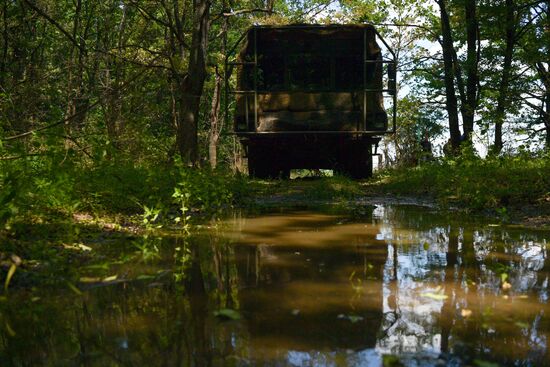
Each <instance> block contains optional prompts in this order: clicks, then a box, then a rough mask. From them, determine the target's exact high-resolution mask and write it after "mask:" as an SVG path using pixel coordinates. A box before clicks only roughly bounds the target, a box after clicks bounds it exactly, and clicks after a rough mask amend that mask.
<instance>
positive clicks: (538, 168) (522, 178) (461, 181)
mask: <svg viewBox="0 0 550 367" xmlns="http://www.w3.org/2000/svg"><path fill="white" fill-rule="evenodd" d="M375 179H376V185H378V186H380V188H382V189H383V190H384V191H385V192H388V193H394V194H405V195H428V196H432V197H434V198H436V199H437V200H438V201H439V202H440V203H441V204H443V205H459V206H463V207H466V208H468V209H472V210H483V209H493V210H503V209H505V208H507V207H518V206H522V205H525V204H533V203H537V202H538V201H540V200H543V199H545V198H547V197H549V196H550V157H549V156H548V155H542V154H540V155H535V154H531V153H522V154H518V155H515V156H504V157H488V158H485V159H482V158H479V157H477V156H476V155H474V154H472V153H469V152H464V153H463V154H462V156H460V157H458V158H455V159H441V160H435V161H432V162H428V163H424V164H422V165H420V166H418V167H414V168H399V169H388V170H384V171H381V172H379V173H378V175H377V177H376V178H375Z"/></svg>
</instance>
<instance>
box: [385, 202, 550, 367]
mask: <svg viewBox="0 0 550 367" xmlns="http://www.w3.org/2000/svg"><path fill="white" fill-rule="evenodd" d="M403 213H404V212H403V211H399V210H396V211H395V212H393V211H391V210H386V211H382V212H381V213H379V218H380V220H381V221H382V222H383V223H392V226H391V228H390V229H389V230H388V231H386V232H385V237H386V238H388V239H390V240H389V241H388V243H390V244H392V241H394V243H393V246H394V247H393V248H391V249H390V257H392V261H391V262H390V261H388V265H387V267H386V270H387V275H386V286H385V287H386V290H385V294H391V295H390V297H389V299H392V300H393V299H396V302H395V309H396V310H398V312H397V318H394V317H391V318H390V319H389V320H386V321H385V322H384V326H385V327H388V330H386V332H385V335H386V336H385V337H383V338H381V339H380V340H379V342H378V343H379V344H378V345H379V348H381V350H383V351H389V352H392V353H403V352H420V351H430V350H431V351H433V352H434V353H435V354H438V353H439V352H443V353H445V354H447V353H451V354H454V355H458V356H470V357H461V358H463V362H464V361H465V362H469V363H471V362H472V359H474V358H478V359H479V358H481V359H484V358H486V359H489V360H496V361H498V362H499V363H503V364H517V363H523V362H527V361H530V362H529V363H533V364H535V365H545V364H546V363H548V362H547V361H548V332H549V330H550V327H549V324H548V317H547V316H546V315H547V314H548V306H547V301H546V300H547V298H546V297H547V292H548V290H547V289H548V270H549V269H548V257H547V249H546V242H545V240H544V234H542V236H541V235H539V234H536V233H525V231H523V230H519V229H508V228H500V227H488V226H487V225H486V224H483V223H479V224H474V225H471V226H466V228H464V227H460V226H458V225H456V224H454V223H456V221H452V220H450V221H447V226H446V227H443V226H438V218H435V220H433V219H434V218H430V215H426V214H424V215H422V216H410V217H407V218H404V217H403ZM394 215H397V216H400V217H401V218H402V219H404V222H405V223H406V225H404V226H403V227H405V228H415V229H416V230H415V231H414V232H413V233H411V231H409V230H408V229H407V230H403V231H399V230H398V229H396V227H398V226H396V225H395V223H396V222H397V223H400V222H399V221H396V220H395V218H393V216H394ZM453 222H454V223H453ZM401 223H403V222H401ZM449 223H450V224H449ZM382 232H383V233H384V230H382ZM394 249H395V250H394ZM441 255H443V256H444V257H443V258H441ZM441 260H443V261H441ZM396 263H397V266H394V264H396ZM438 277H439V278H440V279H439V280H438V279H437V278H438ZM504 279H506V280H504ZM504 282H507V283H509V285H506V286H505V287H503V283H504ZM438 287H440V288H438ZM508 288H510V289H508ZM434 290H435V291H437V292H435V291H434ZM394 295H395V296H394ZM423 295H424V296H423ZM427 296H428V297H427ZM431 297H433V298H435V299H432V298H431ZM540 301H542V302H540ZM411 305H413V306H411ZM430 306H431V307H430ZM388 309H392V307H391V305H390V304H389V302H388V305H385V309H384V310H385V311H387V310H388ZM433 315H437V317H436V318H434V317H433ZM468 358H470V360H469V361H468ZM465 359H466V360H465ZM522 361H523V362H522Z"/></svg>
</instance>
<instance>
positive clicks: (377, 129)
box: [226, 25, 395, 178]
mask: <svg viewBox="0 0 550 367" xmlns="http://www.w3.org/2000/svg"><path fill="white" fill-rule="evenodd" d="M377 37H378V38H380V36H379V35H378V33H377V32H376V30H375V29H374V27H373V26H371V25H328V26H321V25H289V26H256V27H252V28H250V29H249V30H248V32H247V33H245V34H244V35H243V37H241V39H240V40H239V42H237V44H236V45H235V47H234V48H233V51H235V50H236V48H237V47H238V45H242V46H241V48H240V52H239V53H238V55H236V61H234V62H230V61H229V58H228V60H227V61H226V70H229V69H230V68H232V67H235V66H236V69H237V71H238V73H237V87H236V90H230V88H229V86H228V83H226V98H227V97H228V95H229V94H234V95H235V114H234V131H235V133H236V134H237V135H238V136H239V137H240V138H241V142H242V144H243V146H244V147H245V150H246V152H247V157H248V169H249V173H250V175H251V176H255V177H259V178H270V177H288V175H289V172H290V170H291V169H296V168H309V169H333V170H335V171H337V172H340V173H343V174H347V175H350V176H352V177H355V178H365V177H368V176H370V175H371V174H372V153H371V152H372V146H373V145H377V144H378V142H379V140H380V137H381V136H382V135H383V134H385V133H388V132H390V131H388V115H387V113H386V110H385V108H384V93H386V94H389V95H391V96H393V99H394V110H395V59H394V58H392V59H391V60H386V59H384V58H383V57H382V52H381V48H380V47H379V45H378V44H377V42H376V38H377ZM382 41H383V40H382ZM386 46H387V45H386ZM387 48H388V49H389V47H387ZM390 53H391V50H390ZM391 55H392V56H393V53H392V54H391ZM384 67H386V68H387V69H388V74H389V79H388V85H387V87H386V88H385V87H384V85H383V84H384V83H383V79H384V77H383V76H384ZM228 73H229V72H228ZM228 79H229V78H228V76H227V77H226V81H227V80H228ZM226 100H227V99H226ZM394 116H395V113H394ZM393 127H394V128H395V123H394V124H393Z"/></svg>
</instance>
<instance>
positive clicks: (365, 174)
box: [336, 143, 372, 179]
mask: <svg viewBox="0 0 550 367" xmlns="http://www.w3.org/2000/svg"><path fill="white" fill-rule="evenodd" d="M336 172H338V173H341V174H343V175H345V176H349V177H351V178H354V179H365V178H369V177H371V176H372V155H371V145H370V144H364V143H363V144H353V145H351V146H350V149H348V150H347V152H345V153H344V154H343V155H342V157H341V158H340V162H339V164H338V166H337V168H336Z"/></svg>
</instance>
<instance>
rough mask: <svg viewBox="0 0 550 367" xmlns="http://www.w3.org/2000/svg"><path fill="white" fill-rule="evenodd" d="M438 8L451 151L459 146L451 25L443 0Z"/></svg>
mask: <svg viewBox="0 0 550 367" xmlns="http://www.w3.org/2000/svg"><path fill="white" fill-rule="evenodd" d="M437 3H438V4H439V9H440V12H441V33H442V37H443V42H442V49H443V66H444V73H445V74H444V81H445V93H446V99H445V106H446V110H447V115H448V118H449V132H450V138H451V139H450V141H451V146H452V148H453V151H457V150H458V149H459V147H460V135H461V134H460V127H459V123H458V102H457V99H456V94H455V85H454V70H453V52H454V50H453V38H452V35H451V26H450V22H449V14H448V13H447V8H446V6H445V0H438V1H437Z"/></svg>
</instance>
